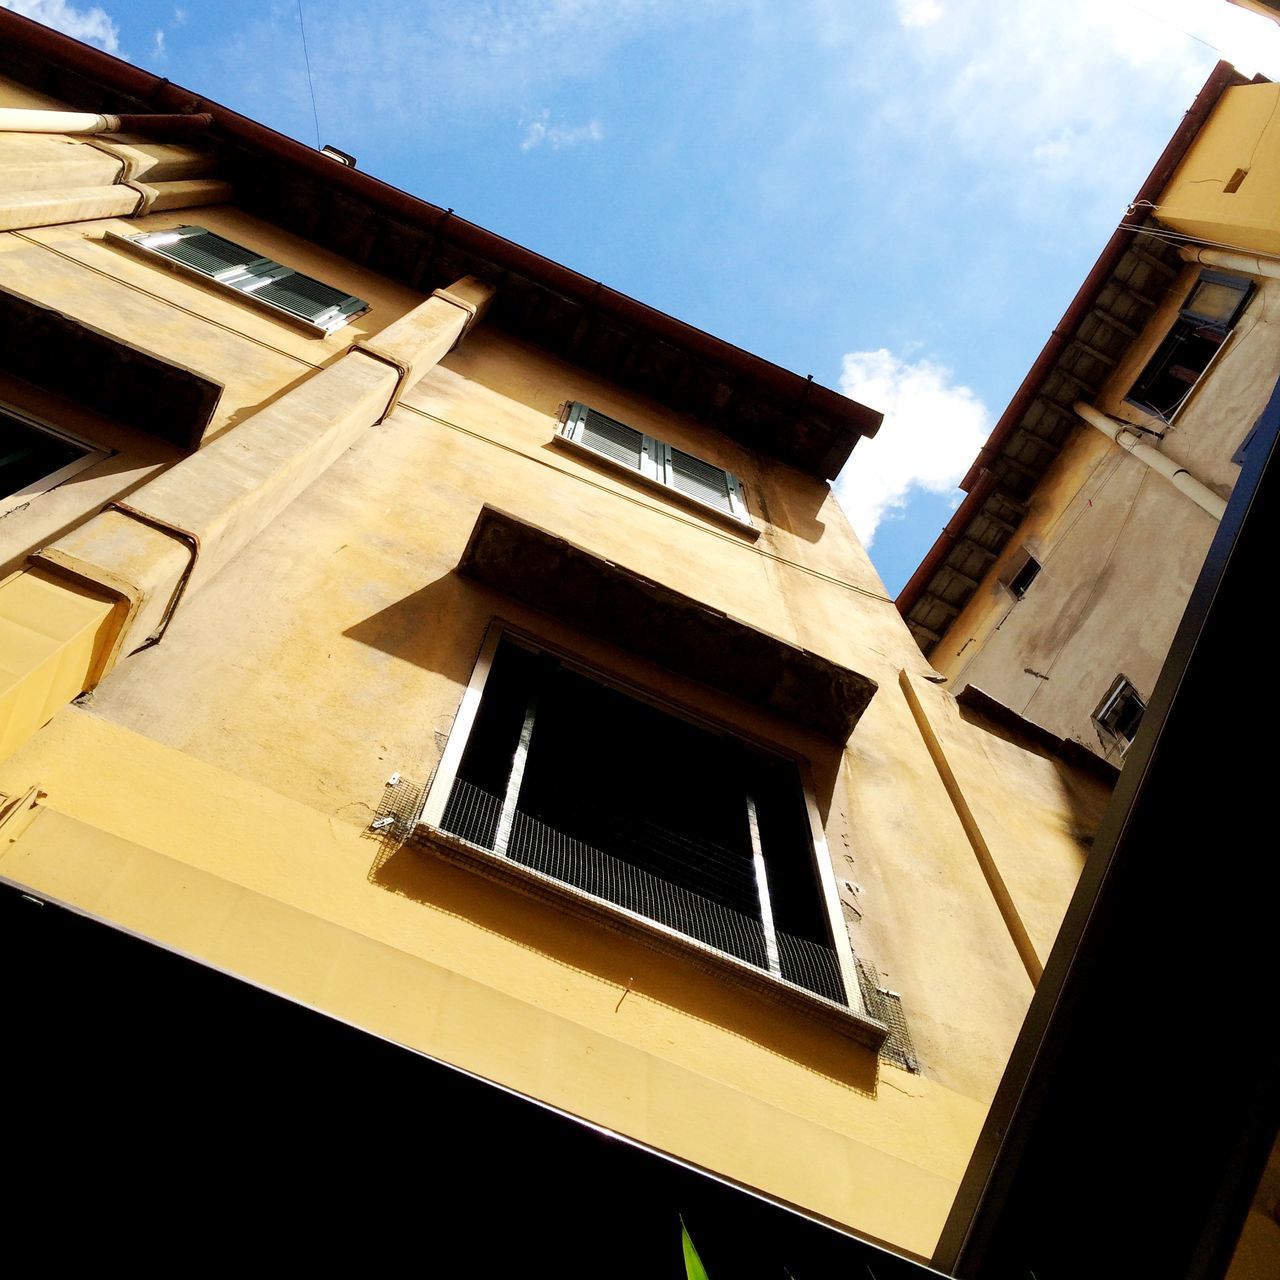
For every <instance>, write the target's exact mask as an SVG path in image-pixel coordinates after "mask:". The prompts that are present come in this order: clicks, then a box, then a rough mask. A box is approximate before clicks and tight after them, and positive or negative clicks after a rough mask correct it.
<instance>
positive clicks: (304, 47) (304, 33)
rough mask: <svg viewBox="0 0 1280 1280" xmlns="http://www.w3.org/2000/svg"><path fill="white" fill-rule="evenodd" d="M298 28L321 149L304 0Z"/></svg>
mask: <svg viewBox="0 0 1280 1280" xmlns="http://www.w3.org/2000/svg"><path fill="white" fill-rule="evenodd" d="M298 30H299V31H301V32H302V59H303V61H304V62H305V63H306V64H307V88H308V89H309V90H310V92H311V118H312V119H313V120H314V121H315V125H316V150H317V151H319V150H320V113H319V112H318V111H317V110H316V87H315V84H314V83H313V82H312V79H311V55H310V54H309V53H308V52H307V28H306V24H305V23H304V22H303V21H302V0H298Z"/></svg>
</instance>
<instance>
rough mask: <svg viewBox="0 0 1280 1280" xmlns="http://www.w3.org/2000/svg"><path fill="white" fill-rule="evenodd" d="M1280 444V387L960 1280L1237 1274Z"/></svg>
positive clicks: (1074, 944) (1061, 938) (1258, 1051)
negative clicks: (1256, 635)
mask: <svg viewBox="0 0 1280 1280" xmlns="http://www.w3.org/2000/svg"><path fill="white" fill-rule="evenodd" d="M1278 435H1280V386H1278V387H1277V388H1276V390H1275V391H1273V393H1272V396H1271V400H1270V403H1269V404H1268V406H1267V409H1266V410H1265V412H1264V413H1263V415H1262V417H1260V418H1259V420H1258V424H1257V428H1256V435H1255V443H1254V444H1253V445H1251V447H1250V450H1249V453H1248V454H1247V455H1246V461H1245V464H1244V468H1243V470H1242V472H1241V476H1240V480H1239V483H1238V484H1237V486H1236V488H1235V490H1234V492H1233V494H1232V497H1231V500H1230V502H1229V503H1228V506H1227V510H1226V513H1225V514H1224V516H1223V519H1222V521H1221V523H1220V525H1219V527H1218V530H1217V533H1216V534H1215V536H1214V540H1213V543H1212V545H1211V547H1210V551H1209V555H1208V558H1207V559H1206V561H1205V564H1204V567H1203V569H1202V571H1201V574H1200V577H1199V579H1198V581H1197V583H1196V585H1195V588H1194V590H1193V591H1192V594H1191V597H1190V600H1189V601H1188V604H1187V607H1186V610H1185V613H1184V615H1183V618H1182V621H1181V623H1180V624H1179V627H1178V631H1177V634H1176V636H1175V638H1174V643H1173V646H1172V648H1171V649H1170V652H1169V656H1168V658H1167V660H1166V662H1165V665H1164V669H1163V671H1162V672H1161V675H1160V679H1159V681H1158V682H1157V685H1156V688H1155V691H1154V693H1153V695H1152V698H1151V701H1150V704H1149V705H1148V707H1147V709H1146V712H1145V714H1144V716H1143V719H1142V724H1141V726H1140V727H1139V729H1138V731H1137V736H1136V737H1135V739H1134V742H1133V746H1132V748H1131V749H1130V751H1129V753H1128V756H1127V758H1126V762H1125V767H1124V770H1123V772H1122V773H1121V775H1120V779H1119V782H1118V784H1117V787H1116V791H1115V794H1114V796H1113V798H1112V802H1111V805H1110V806H1109V808H1108V809H1107V812H1106V816H1105V818H1104V820H1103V823H1102V827H1101V829H1100V830H1099V832H1098V837H1097V840H1096V843H1095V846H1094V850H1093V853H1092V855H1091V856H1090V858H1089V860H1088V862H1087V863H1086V864H1085V868H1084V872H1083V874H1082V876H1081V879H1080V883H1079V885H1078V887H1077V889H1076V892H1075V895H1074V896H1073V898H1072V901H1071V904H1070V906H1069V908H1068V910H1067V914H1066V917H1065V919H1064V921H1063V926H1062V929H1061V932H1060V933H1059V935H1058V939H1057V941H1056V943H1055V944H1054V947H1053V950H1052V952H1051V953H1050V955H1049V959H1048V963H1047V964H1046V966H1045V972H1044V977H1043V979H1042V980H1041V982H1040V984H1039V986H1038V988H1037V990H1036V994H1035V997H1034V998H1033V1000H1032V1003H1031V1007H1030V1009H1029V1011H1028V1014H1027V1019H1026V1022H1025V1023H1024V1025H1023V1028H1022V1031H1021V1032H1020V1034H1019V1037H1018V1040H1017V1042H1016V1043H1015V1045H1014V1050H1013V1054H1012V1057H1011V1058H1010V1062H1009V1066H1008V1068H1007V1069H1006V1072H1005V1075H1004V1077H1003V1079H1002V1080H1001V1083H1000V1086H999V1088H998V1090H997V1092H996V1096H995V1099H994V1101H993V1103H992V1108H991V1112H990V1114H989V1115H988V1118H987V1121H986V1124H985V1125H984V1128H983V1131H982V1134H981V1136H980V1138H979V1141H978V1144H977V1147H976V1149H975V1153H974V1157H973V1159H972V1161H971V1162H970V1165H969V1169H968V1171H967V1172H966V1175H965V1178H964V1180H963V1182H962V1184H961V1187H960V1192H959V1195H958V1196H957V1199H956V1202H955V1205H954V1207H953V1209H952V1213H951V1216H950V1218H949V1220H948V1223H947V1226H946V1228H945V1230H944V1232H943V1236H942V1240H941V1242H940V1245H939V1250H938V1257H939V1258H940V1259H942V1260H944V1261H945V1264H946V1265H947V1266H954V1267H955V1268H956V1274H958V1275H962V1276H972V1277H975V1280H1026V1277H1027V1276H1028V1275H1031V1274H1034V1275H1035V1276H1037V1277H1038V1280H1077V1278H1078V1277H1081V1276H1092V1275H1106V1276H1153V1277H1154V1276H1159V1277H1162V1278H1164V1277H1168V1278H1169V1280H1220V1277H1222V1276H1223V1275H1224V1274H1225V1273H1226V1271H1227V1267H1228V1265H1229V1263H1230V1259H1231V1254H1232V1251H1233V1249H1234V1247H1235V1244H1236V1241H1237V1239H1238V1238H1239V1234H1240V1228H1241V1224H1242V1223H1243V1222H1244V1221H1245V1217H1246V1214H1247V1212H1248V1210H1249V1205H1250V1202H1251V1200H1252V1198H1253V1195H1254V1192H1255V1190H1256V1189H1257V1188H1258V1186H1259V1181H1260V1179H1261V1176H1262V1173H1263V1170H1264V1168H1265V1166H1266V1161H1267V1157H1268V1153H1269V1150H1270V1148H1271V1145H1272V1142H1273V1140H1274V1138H1275V1135H1276V1132H1277V1130H1278V1129H1280V1087H1278V1085H1277V1082H1278V1081H1280V1038H1277V1036H1276V1034H1275V1027H1274V1025H1273V1023H1274V1017H1273V1012H1274V1009H1275V960H1276V936H1277V934H1276V922H1275V915H1276V902H1277V899H1278V898H1280V874H1278V873H1277V862H1276V858H1275V855H1274V831H1273V828H1274V821H1273V815H1272V813H1271V810H1270V801H1271V798H1272V796H1273V795H1274V792H1275V777H1274V774H1275V769H1274V761H1273V758H1272V756H1273V753H1272V752H1270V751H1269V750H1267V749H1265V748H1262V747H1260V739H1259V738H1258V737H1255V736H1254V733H1255V732H1257V731H1258V726H1262V725H1266V724H1268V723H1270V722H1271V720H1272V719H1273V718H1274V704H1275V700H1276V699H1275V687H1274V685H1273V684H1272V682H1271V681H1270V680H1269V679H1268V678H1267V677H1266V676H1265V674H1264V675H1262V676H1261V677H1259V678H1255V679H1253V680H1252V681H1251V682H1250V686H1251V687H1250V692H1251V697H1250V699H1249V700H1248V702H1247V704H1246V703H1245V702H1244V701H1234V702H1233V701H1232V700H1231V699H1229V698H1225V697H1224V690H1225V689H1226V687H1227V681H1228V678H1229V676H1230V677H1231V678H1235V677H1236V675H1237V673H1238V672H1239V670H1240V654H1241V651H1242V646H1243V645H1244V644H1245V641H1246V639H1247V637H1248V636H1250V635H1251V634H1252V631H1253V627H1254V625H1255V621H1256V617H1257V588H1258V583H1259V582H1262V581H1266V580H1268V579H1269V576H1270V573H1271V571H1272V564H1273V561H1274V558H1275V547H1276V544H1277V538H1278V536H1280V529H1278V528H1277V526H1278V524H1280V458H1278V457H1277V456H1276V455H1277V452H1280V450H1278V449H1277V445H1276V441H1277V436H1278ZM1246 709H1247V710H1248V711H1249V713H1250V715H1249V718H1248V719H1246V717H1245V715H1244V711H1245V710H1246ZM1268 833H1272V834H1268ZM1120 1054H1123V1060H1121V1058H1120V1057H1119V1056H1118V1055H1120ZM1135 1063H1136V1064H1138V1065H1137V1066H1136V1067H1135V1065H1134V1064H1135Z"/></svg>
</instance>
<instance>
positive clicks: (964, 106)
mask: <svg viewBox="0 0 1280 1280" xmlns="http://www.w3.org/2000/svg"><path fill="white" fill-rule="evenodd" d="M896 4H897V9H896V13H897V17H898V32H897V33H898V36H899V43H898V45H897V47H896V49H893V50H886V51H885V53H886V56H884V57H883V58H882V59H881V60H880V61H879V63H878V64H876V63H873V62H870V61H869V60H868V57H867V51H866V41H867V35H866V32H865V29H864V27H863V24H861V23H857V22H855V21H854V20H853V19H852V17H851V16H850V14H851V11H850V10H849V8H848V6H845V7H844V9H843V11H842V10H840V9H839V8H837V9H836V12H837V13H838V14H840V13H842V14H843V16H842V17H841V18H839V19H838V21H839V23H840V25H839V29H838V35H837V36H836V37H835V40H836V42H837V43H840V44H841V45H842V46H843V47H844V48H846V49H847V50H848V58H849V65H850V69H851V70H850V76H851V79H855V80H856V82H857V85H858V87H859V88H860V89H861V90H863V91H866V90H870V91H871V92H872V93H873V94H874V97H875V100H876V102H877V109H876V114H875V117H874V121H873V130H874V131H875V136H877V137H878V138H879V139H880V140H881V144H882V146H884V147H893V148H896V149H897V150H899V151H901V150H903V149H906V148H909V147H912V146H915V145H917V140H918V139H920V138H928V139H931V140H932V145H933V147H934V149H935V150H936V153H937V155H938V157H939V161H940V163H946V162H948V161H949V160H952V159H954V158H956V157H958V156H962V157H965V158H966V159H969V160H971V161H972V162H974V163H975V164H976V165H977V166H979V168H978V171H977V174H976V177H977V180H978V181H980V182H982V183H984V184H988V185H991V186H1007V187H1008V188H1009V189H1010V191H1011V192H1012V198H1014V199H1016V200H1018V201H1019V202H1020V203H1021V204H1024V205H1029V204H1031V203H1033V202H1035V201H1043V200H1044V198H1045V193H1044V189H1043V185H1042V184H1043V183H1044V182H1046V181H1047V182H1051V183H1053V184H1055V185H1056V186H1060V187H1064V188H1065V187H1071V188H1072V190H1073V191H1074V192H1076V193H1077V212H1079V200H1078V197H1079V194H1080V193H1081V188H1082V187H1088V186H1090V185H1091V184H1092V175H1093V174H1094V172H1095V171H1096V170H1098V169H1099V168H1103V167H1105V168H1106V169H1107V170H1108V171H1109V172H1114V171H1117V170H1120V169H1125V170H1126V172H1127V171H1128V170H1130V169H1131V170H1133V172H1134V175H1135V176H1136V177H1137V180H1138V181H1140V180H1141V177H1142V176H1143V174H1142V173H1138V172H1137V168H1139V167H1141V166H1140V163H1139V161H1138V159H1137V158H1138V157H1144V158H1145V157H1150V158H1151V159H1154V153H1153V152H1152V151H1151V149H1150V145H1149V140H1148V135H1147V132H1146V131H1147V130H1149V129H1150V128H1151V122H1152V121H1153V119H1156V118H1158V119H1160V120H1162V121H1167V122H1168V123H1167V124H1166V125H1162V128H1164V129H1165V136H1166V137H1167V136H1168V131H1170V130H1171V129H1172V127H1173V125H1174V124H1175V123H1176V119H1177V117H1176V115H1175V114H1174V112H1175V111H1176V110H1177V108H1179V107H1185V106H1186V105H1187V104H1189V102H1190V100H1191V97H1192V95H1193V94H1194V93H1195V91H1196V90H1197V89H1198V88H1199V87H1200V85H1201V84H1202V83H1203V82H1204V79H1205V76H1206V75H1207V74H1208V72H1209V69H1210V68H1211V67H1212V66H1213V64H1214V62H1215V61H1216V60H1217V59H1218V58H1219V57H1225V58H1227V59H1228V60H1229V61H1233V62H1235V64H1236V65H1237V67H1239V68H1240V69H1241V70H1242V71H1245V72H1246V73H1248V74H1253V73H1254V72H1255V71H1258V70H1261V71H1263V72H1264V73H1266V74H1269V75H1271V76H1280V27H1278V26H1277V24H1276V23H1274V22H1271V21H1269V20H1267V19H1266V18H1263V17H1260V16H1259V15H1257V14H1254V13H1250V12H1248V11H1246V10H1244V9H1241V8H1239V7H1237V6H1235V5H1232V4H1229V3H1227V0H1073V3H1071V4H1062V3H1060V0H1021V3H1018V4H1002V5H996V4H992V3H991V2H990V0H946V3H945V4H943V3H939V2H938V0H896ZM828 12H831V10H830V9H828ZM903 28H906V30H903ZM826 30H827V34H828V36H829V37H830V35H831V28H830V24H828V27H827V28H826ZM890 53H894V54H896V56H888V55H889V54H890ZM1143 173H1145V170H1144V171H1143ZM1085 198H1086V199H1087V198H1088V196H1087V193H1085Z"/></svg>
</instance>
